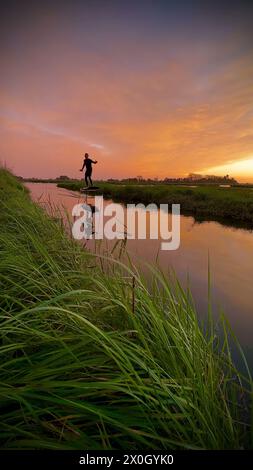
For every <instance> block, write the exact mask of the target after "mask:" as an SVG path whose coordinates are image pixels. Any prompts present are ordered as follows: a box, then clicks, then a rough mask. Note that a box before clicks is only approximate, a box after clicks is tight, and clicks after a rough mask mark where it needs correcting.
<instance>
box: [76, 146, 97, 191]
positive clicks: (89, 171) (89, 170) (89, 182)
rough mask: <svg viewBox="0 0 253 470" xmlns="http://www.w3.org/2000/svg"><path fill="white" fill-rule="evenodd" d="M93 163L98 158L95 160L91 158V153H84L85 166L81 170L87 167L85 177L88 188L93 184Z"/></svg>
mask: <svg viewBox="0 0 253 470" xmlns="http://www.w3.org/2000/svg"><path fill="white" fill-rule="evenodd" d="M92 163H97V160H95V161H93V160H91V158H89V154H88V153H86V154H85V155H84V161H83V166H82V168H81V170H80V171H83V169H84V167H85V168H86V170H85V174H84V179H85V183H86V186H87V188H89V187H90V186H92V179H91V174H92Z"/></svg>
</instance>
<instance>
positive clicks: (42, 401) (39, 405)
mask: <svg viewBox="0 0 253 470" xmlns="http://www.w3.org/2000/svg"><path fill="white" fill-rule="evenodd" d="M0 201H1V202H0V222H1V223H0V321H1V329H0V334H1V343H0V344H1V345H0V353H1V363H0V383H1V385H0V407H1V410H0V411H1V433H0V443H1V447H2V448H53V449H86V448H88V449H111V448H113V449H124V450H135V449H149V450H150V449H168V448H170V449H178V448H179V449H188V448H194V449H195V448H197V449H226V448H230V449H231V448H232V449H238V448H250V447H251V445H252V441H251V431H250V429H251V427H250V422H249V415H248V413H247V406H246V405H247V403H248V402H249V395H248V393H247V392H246V391H245V389H244V388H243V386H242V385H241V378H240V376H239V374H238V373H237V371H236V369H235V367H234V365H233V363H232V361H231V358H230V351H229V347H228V341H227V337H228V329H227V327H226V326H225V321H222V322H221V325H220V327H221V328H223V329H224V334H223V337H224V342H223V343H221V340H220V341H218V339H217V335H216V329H215V328H214V325H213V324H212V321H211V316H210V317H209V331H208V332H206V333H205V334H204V333H203V332H202V330H201V328H200V327H199V323H198V321H197V316H196V312H195V310H194V307H193V305H192V302H191V299H190V295H189V293H188V292H187V293H185V292H184V291H183V290H182V289H181V288H180V286H179V285H178V284H177V283H176V282H175V283H174V286H172V283H169V282H168V281H167V279H165V278H164V277H163V276H162V275H161V274H160V273H159V272H157V271H155V270H154V273H153V287H152V290H151V291H148V289H147V287H146V284H145V282H144V280H143V279H142V278H141V276H140V275H139V274H138V273H137V272H136V271H135V270H134V269H133V268H132V269H131V268H126V267H124V266H121V264H120V262H117V261H112V260H110V261H109V260H106V259H103V258H101V257H96V256H94V255H91V254H89V253H88V252H86V251H85V250H83V248H82V247H81V246H80V245H79V244H77V243H75V242H73V241H72V240H71V239H69V238H68V237H67V236H66V235H65V233H64V230H63V229H62V228H61V226H60V224H57V222H54V221H53V220H52V219H50V218H48V217H47V216H46V215H45V214H44V212H43V211H42V210H41V209H40V208H39V207H37V206H36V205H34V204H33V203H32V202H31V201H30V198H29V195H28V194H27V192H26V191H25V190H24V188H23V186H22V185H20V184H19V183H17V181H16V180H15V178H14V177H12V176H11V175H10V174H8V173H7V172H6V171H3V170H2V171H0ZM110 259H111V257H110ZM133 278H135V288H133V282H132V280H133ZM245 384H246V382H245ZM248 385H249V386H250V384H248Z"/></svg>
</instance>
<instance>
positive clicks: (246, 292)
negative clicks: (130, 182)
mask: <svg viewBox="0 0 253 470" xmlns="http://www.w3.org/2000/svg"><path fill="white" fill-rule="evenodd" d="M27 187H28V188H29V189H30V192H31V196H32V198H33V200H35V201H38V202H39V203H40V204H42V205H45V206H47V207H48V202H49V201H50V203H51V205H52V204H54V205H57V206H61V207H64V208H65V209H67V211H68V213H69V214H71V211H72V208H73V206H74V204H77V203H78V202H83V200H84V197H83V196H81V195H79V194H78V193H73V192H71V191H68V190H65V189H61V188H58V187H57V186H56V185H55V184H46V183H27ZM93 202H94V201H93ZM109 202H110V201H107V202H105V205H106V204H108V203H109ZM89 203H92V198H89ZM114 243H115V242H114ZM87 246H88V247H89V248H90V249H91V250H93V248H94V242H93V241H92V240H90V241H88V242H87ZM160 246H161V240H149V239H148V240H128V241H127V249H128V252H129V253H130V254H131V256H132V258H133V260H134V261H135V262H137V263H140V264H142V265H143V264H144V262H145V263H146V262H150V263H152V262H155V261H156V259H157V254H158V253H159V254H158V262H159V265H160V267H161V268H162V269H163V271H164V272H168V270H169V269H171V268H173V269H174V270H175V272H176V274H177V277H178V278H179V279H180V281H181V282H182V283H183V285H186V283H187V278H189V279H190V286H191V291H192V294H193V297H194V300H195V304H196V306H197V309H198V312H199V315H200V316H201V315H202V316H203V315H206V311H207V291H208V254H209V258H210V268H211V280H212V302H213V309H214V311H215V313H216V314H217V315H218V313H219V312H220V311H221V309H222V310H223V311H224V312H225V314H226V316H227V318H228V319H229V321H230V323H231V326H232V328H233V330H234V331H235V333H236V335H237V337H238V339H239V341H240V343H241V345H242V346H243V349H244V352H245V354H246V357H247V359H248V362H249V365H250V366H251V368H252V370H253V232H252V231H247V230H244V229H243V230H242V229H237V228H232V227H226V226H223V225H221V224H219V223H217V222H210V221H208V222H202V223H201V224H199V223H196V222H195V221H194V218H193V217H185V216H181V245H180V248H179V249H178V250H176V251H162V252H161V251H160ZM234 354H235V359H236V360H237V359H238V358H237V355H236V353H234Z"/></svg>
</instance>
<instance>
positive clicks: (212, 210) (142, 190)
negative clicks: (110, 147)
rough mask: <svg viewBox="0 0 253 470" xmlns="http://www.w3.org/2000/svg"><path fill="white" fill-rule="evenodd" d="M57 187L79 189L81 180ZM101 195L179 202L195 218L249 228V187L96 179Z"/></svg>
mask: <svg viewBox="0 0 253 470" xmlns="http://www.w3.org/2000/svg"><path fill="white" fill-rule="evenodd" d="M58 186H59V187H62V188H66V189H71V190H73V191H79V190H80V188H81V187H82V186H83V182H75V181H72V182H62V183H58ZM99 188H100V191H101V193H103V195H104V197H105V198H110V199H113V200H114V201H118V202H124V203H126V204H127V203H135V204H138V203H143V204H146V205H147V204H150V203H155V204H169V205H171V204H180V210H181V213H182V214H186V215H188V214H190V215H193V216H194V217H195V218H196V220H198V221H203V220H205V219H207V220H217V221H220V222H222V223H224V224H225V225H234V226H238V227H245V228H250V229H252V228H253V192H252V190H251V189H250V188H240V187H239V188H237V187H231V188H221V187H217V186H198V187H196V188H190V187H185V186H179V185H171V184H167V185H165V184H156V185H153V186H152V185H147V184H146V185H144V186H141V185H133V184H125V185H123V184H112V183H106V182H99Z"/></svg>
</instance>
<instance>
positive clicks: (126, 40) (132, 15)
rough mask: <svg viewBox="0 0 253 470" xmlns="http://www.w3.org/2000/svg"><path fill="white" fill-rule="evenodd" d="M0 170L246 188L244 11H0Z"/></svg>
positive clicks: (78, 4) (84, 5)
mask: <svg viewBox="0 0 253 470" xmlns="http://www.w3.org/2000/svg"><path fill="white" fill-rule="evenodd" d="M0 10H1V11H0V17H1V27H0V47H1V55H0V57H1V59H0V60H1V76H0V82H1V98H0V105H1V106H0V108H1V109H0V125H1V130H0V161H1V162H2V163H6V164H7V165H8V167H9V168H11V169H12V170H13V171H14V172H15V173H16V174H19V175H22V176H36V177H54V176H58V175H62V174H67V175H69V176H73V177H80V173H79V172H78V169H79V168H80V165H81V163H82V156H83V154H84V152H89V153H90V154H91V155H92V156H93V157H94V158H96V159H97V160H99V164H98V165H97V166H96V177H99V178H110V177H127V176H136V175H142V176H143V177H160V178H164V177H166V176H184V175H187V174H188V173H190V172H204V173H217V174H226V173H229V174H231V175H234V176H236V177H238V178H239V180H241V181H253V28H252V23H253V3H252V2H246V1H245V2H244V1H242V0H241V1H233V0H230V1H222V0H220V1H219V2H218V1H217V2H216V1H215V0H213V1H212V2H207V1H205V0H202V1H201V2H198V1H194V0H193V1H192V2H190V1H188V0H185V1H183V0H177V1H176V0H175V1H174V0H171V1H170V0H167V1H161V0H154V1H151V0H145V1H144V0H143V1H142V0H135V1H131V0H128V1H125V2H123V1H110V0H101V1H96V0H92V1H90V0H69V1H63V0H61V1H60V0H59V1H57V0H51V1H48V0H44V1H36V0H33V1H27V0H23V1H22V2H21V1H12V0H8V1H6V2H5V3H4V2H2V4H1V7H0Z"/></svg>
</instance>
